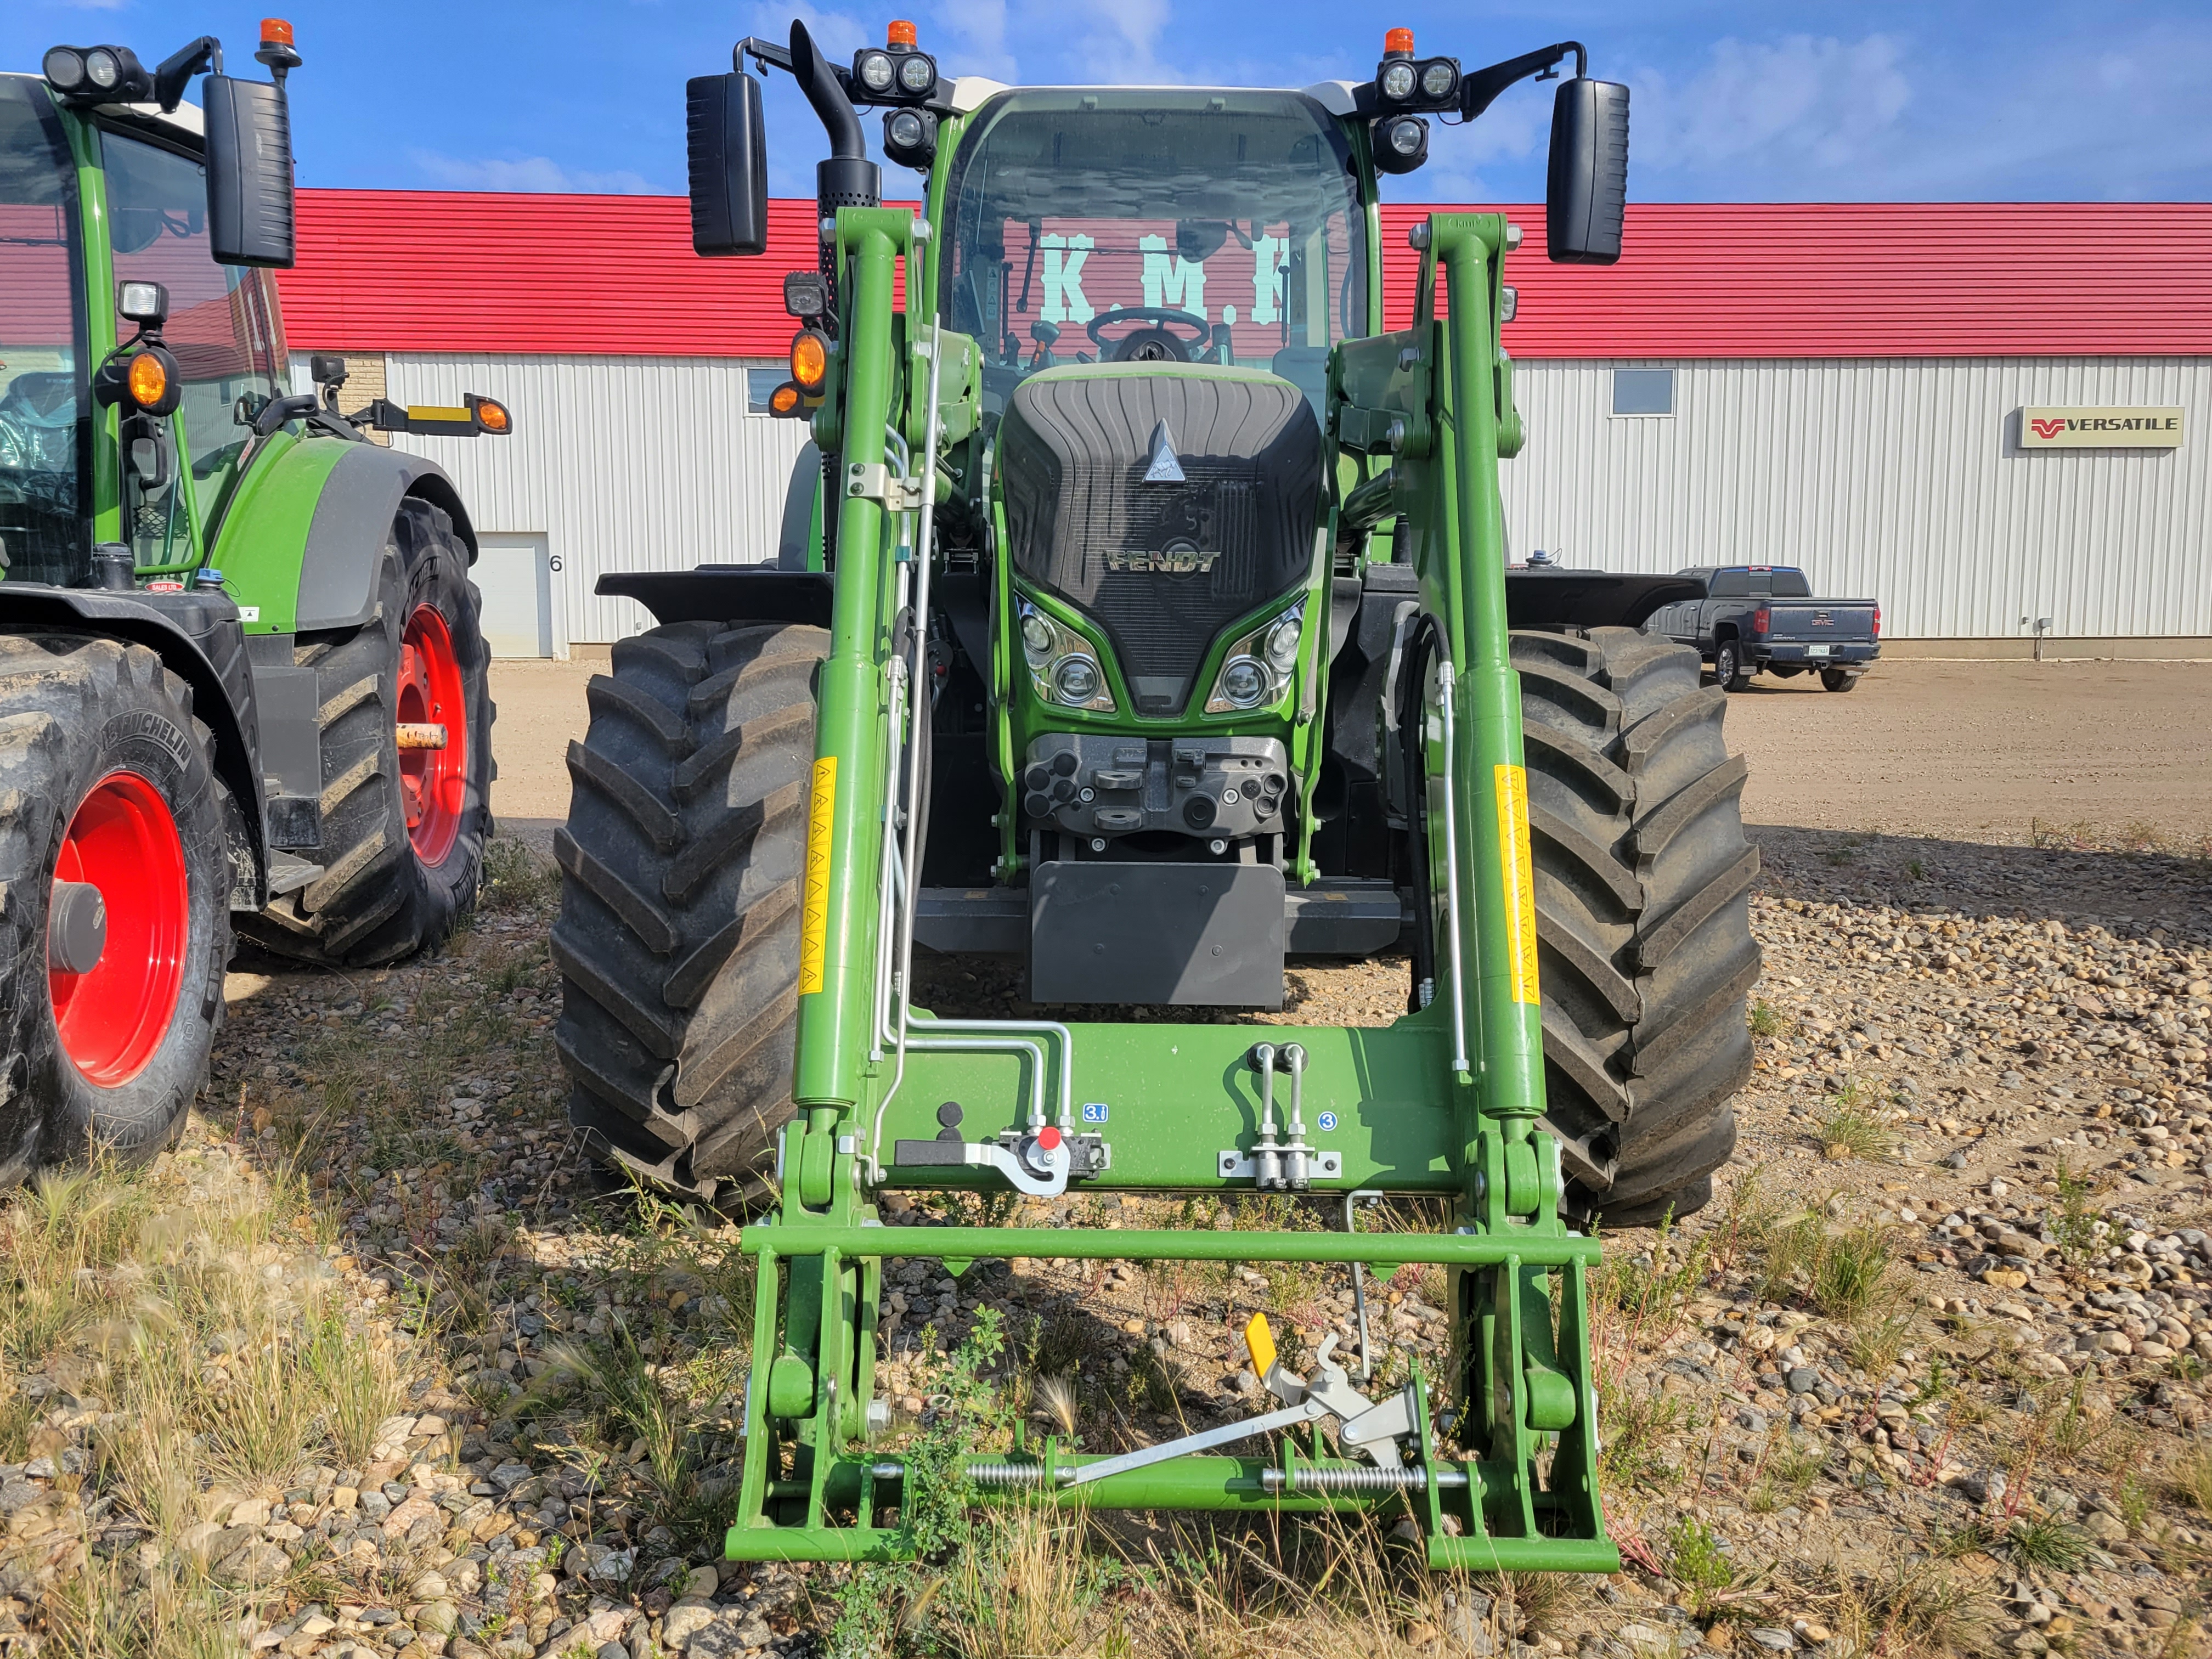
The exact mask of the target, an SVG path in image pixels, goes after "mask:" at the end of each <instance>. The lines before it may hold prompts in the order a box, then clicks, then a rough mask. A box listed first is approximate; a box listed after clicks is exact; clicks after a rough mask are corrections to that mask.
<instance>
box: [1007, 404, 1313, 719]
mask: <svg viewBox="0 0 2212 1659" xmlns="http://www.w3.org/2000/svg"><path fill="white" fill-rule="evenodd" d="M1163 425H1164V427H1165V428H1166V434H1167V441H1168V443H1169V446H1170V447H1171V448H1172V450H1173V452H1174V453H1173V459H1174V460H1175V462H1176V466H1175V468H1174V469H1173V470H1174V471H1177V472H1179V473H1180V474H1181V477H1178V478H1175V479H1171V480H1168V481H1164V482H1147V481H1146V472H1147V471H1148V470H1152V471H1166V470H1167V469H1164V468H1161V469H1155V468H1153V467H1152V461H1153V459H1154V458H1153V455H1152V448H1153V439H1154V435H1155V434H1157V433H1158V432H1159V431H1160V430H1161V428H1162V427H1163ZM999 468H1000V476H1001V477H1003V478H1004V479H1005V480H1006V530H1007V534H1008V536H1009V538H1011V539H1012V544H1013V559H1014V566H1015V568H1017V569H1018V570H1019V571H1020V572H1021V573H1022V574H1024V576H1026V577H1028V578H1029V579H1030V580H1031V581H1033V582H1036V584H1037V585H1038V586H1041V587H1043V588H1046V589H1048V590H1049V591H1050V592H1053V593H1054V594H1055V595H1057V596H1058V597H1060V598H1061V599H1066V601H1067V602H1068V603H1069V604H1071V605H1078V606H1080V607H1081V608H1082V609H1083V610H1084V611H1086V612H1088V613H1089V614H1090V615H1091V616H1093V617H1097V619H1098V621H1099V622H1100V623H1102V624H1103V626H1104V628H1105V629H1106V633H1107V635H1108V637H1109V640H1110V641H1111V643H1112V645H1113V647H1114V653H1115V658H1116V659H1117V660H1118V661H1119V662H1120V664H1121V670H1122V672H1123V673H1124V674H1125V675H1127V677H1128V678H1129V680H1130V682H1131V684H1132V687H1133V692H1134V695H1135V696H1136V700H1137V711H1136V712H1138V713H1139V714H1152V715H1161V714H1180V713H1182V709H1183V707H1184V705H1185V704H1186V703H1187V702H1188V701H1189V699H1190V696H1191V691H1192V689H1193V685H1194V682H1195V681H1196V679H1197V677H1198V671H1199V668H1200V665H1201V664H1202V663H1203V661H1204V659H1205V657H1206V651H1207V649H1208V647H1211V646H1212V643H1213V640H1214V636H1215V635H1217V634H1218V632H1219V631H1220V630H1221V629H1223V628H1225V626H1227V625H1228V624H1229V623H1231V622H1233V621H1235V620H1236V619H1237V617H1241V616H1243V615H1244V614H1245V613H1246V612H1247V611H1251V610H1253V609H1254V608H1255V607H1256V606H1258V605H1261V604H1263V603H1265V602H1266V601H1267V600H1268V599H1274V598H1276V597H1277V596H1279V595H1281V594H1284V593H1287V592H1290V591H1291V589H1293V588H1295V587H1297V586H1299V585H1300V584H1301V583H1302V582H1304V580H1305V579H1306V574H1307V572H1308V570H1309V569H1310V568H1311V562H1312V559H1313V538H1314V525H1315V520H1316V514H1317V513H1318V510H1319V507H1320V501H1321V478H1322V440H1321V428H1320V425H1319V424H1318V423H1317V422H1316V421H1315V419H1314V415H1313V406H1312V405H1311V404H1309V403H1308V402H1307V401H1306V398H1305V396H1304V393H1302V392H1300V391H1299V390H1298V389H1297V386H1293V385H1291V382H1289V381H1288V380H1281V379H1279V378H1278V377H1276V376H1274V375H1272V374H1261V373H1258V372H1256V371H1253V370H1238V369H1223V368H1212V367H1200V366H1195V365H1194V366H1189V367H1184V366H1180V365H1169V366H1162V365H1159V364H1156V363H1145V364H1133V363H1130V364H1121V363H1113V364H1097V365H1087V364H1085V365H1071V366H1068V367H1065V368H1052V369H1047V370H1045V371H1044V372H1042V374H1032V375H1030V377H1029V378H1028V379H1027V380H1024V381H1023V382H1022V383H1021V384H1020V385H1019V386H1017V387H1015V389H1014V392H1013V394H1012V397H1011V398H1008V399H1007V404H1006V419H1005V422H1003V424H1002V425H1001V426H1000V428H999Z"/></svg>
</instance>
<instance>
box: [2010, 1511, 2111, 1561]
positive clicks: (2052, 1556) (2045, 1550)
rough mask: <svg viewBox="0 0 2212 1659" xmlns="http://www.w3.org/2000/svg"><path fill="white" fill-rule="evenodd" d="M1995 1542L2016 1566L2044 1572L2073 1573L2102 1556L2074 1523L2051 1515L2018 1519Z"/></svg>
mask: <svg viewBox="0 0 2212 1659" xmlns="http://www.w3.org/2000/svg"><path fill="white" fill-rule="evenodd" d="M1996 1542H1997V1544H1998V1545H1999V1547H2002V1549H2003V1550H2004V1552H2005V1553H2006V1554H2008V1555H2009V1556H2010V1557H2011V1558H2012V1559H2013V1562H2014V1565H2017V1566H2022V1567H2033V1568H2035V1569H2036V1570H2038V1571H2042V1572H2071V1571H2074V1569H2075V1568H2076V1567H2078V1566H2080V1565H2082V1563H2083V1562H2085V1561H2087V1560H2088V1559H2090V1558H2091V1557H2092V1556H2094V1555H2098V1554H2100V1553H2101V1552H2100V1551H2098V1550H2096V1549H2095V1548H2093V1546H2092V1545H2091V1544H2090V1542H2089V1539H2088V1534H2086V1533H2084V1532H2083V1531H2081V1528H2078V1527H2076V1526H2075V1525H2074V1523H2073V1522H2070V1521H2063V1520H2061V1519H2060V1518H2059V1517H2058V1516H2055V1515H2048V1514H2045V1515H2033V1516H2027V1515H2023V1516H2017V1517H2015V1519H2014V1521H2013V1522H2012V1524H2011V1525H2010V1526H2008V1527H2007V1528H2005V1530H2004V1534H2003V1536H2002V1538H2000V1539H1998V1540H1997V1541H1996ZM2107 1559H2109V1558H2107Z"/></svg>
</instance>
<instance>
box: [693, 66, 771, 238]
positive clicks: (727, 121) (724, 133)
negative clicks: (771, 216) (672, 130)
mask: <svg viewBox="0 0 2212 1659" xmlns="http://www.w3.org/2000/svg"><path fill="white" fill-rule="evenodd" d="M684 137H685V147H686V149H687V150H688V151H689V153H690V173H691V246H692V250H693V252H696V253H699V254H701V255H702V256H703V257H706V258H715V257H717V256H720V255H724V254H732V253H745V254H750V253H765V252H768V129H767V123H766V119H765V118H764V117H763V114H762V111H761V88H760V82H757V81H756V80H754V79H753V78H752V76H750V75H744V74H730V75H702V76H696V78H694V79H692V80H690V81H687V82H684Z"/></svg>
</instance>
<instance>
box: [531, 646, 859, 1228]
mask: <svg viewBox="0 0 2212 1659" xmlns="http://www.w3.org/2000/svg"><path fill="white" fill-rule="evenodd" d="M828 652H829V634H828V633H827V632H826V631H825V630H823V629H818V628H809V627H803V626H798V625H793V624H784V623H729V624H726V625H725V624H721V623H672V624H671V625H670V626H668V627H665V628H656V629H653V630H652V631H651V632H649V633H646V634H642V635H638V636H637V637H636V638H635V639H629V640H624V641H622V642H621V643H619V644H617V646H616V647H615V648H614V662H613V669H614V671H613V673H612V674H611V675H600V676H598V677H597V678H594V679H593V680H592V684H591V690H590V699H591V709H592V723H591V726H590V728H589V730H588V731H587V732H586V734H585V737H584V740H583V741H582V742H581V743H571V744H569V745H568V775H569V776H570V778H571V779H572V780H573V781H574V794H573V796H572V797H571V800H570V805H569V808H568V824H567V826H566V827H565V828H563V829H559V830H557V831H556V832H555V834H554V837H553V851H554V857H555V859H556V860H557V861H558V862H559V864H560V866H561V872H562V883H561V915H560V918H559V920H558V921H556V922H555V924H554V927H553V959H554V961H555V963H556V964H557V965H558V966H559V968H560V969H561V974H562V1012H561V1021H560V1024H559V1025H558V1026H557V1027H556V1030H555V1035H554V1041H555V1043H556V1046H557V1048H559V1050H560V1054H561V1060H562V1064H563V1065H564V1066H567V1067H568V1079H569V1083H570V1085H571V1087H570V1091H569V1096H568V1117H569V1121H571V1122H572V1123H574V1124H575V1125H576V1126H577V1127H579V1128H580V1129H582V1130H584V1131H585V1132H586V1134H587V1135H588V1136H589V1137H590V1139H591V1140H592V1144H593V1146H594V1147H595V1149H596V1150H597V1151H598V1152H599V1154H600V1156H602V1157H605V1158H611V1160H613V1161H614V1162H615V1163H616V1164H619V1165H621V1166H622V1167H623V1168H625V1169H627V1170H631V1171H634V1172H635V1173H636V1174H637V1175H640V1176H643V1177H645V1178H646V1179H647V1180H649V1181H652V1182H655V1183H657V1184H659V1185H661V1186H664V1187H668V1188H673V1189H675V1190H677V1191H679V1192H684V1193H689V1194H694V1195H696V1196H697V1197H699V1198H701V1199H703V1200H708V1201H709V1202H735V1203H742V1202H744V1201H745V1200H748V1199H750V1198H752V1197H755V1196H757V1195H758V1194H761V1193H763V1192H764V1191H765V1190H766V1183H765V1182H764V1180H763V1164H764V1163H765V1162H766V1161H768V1160H769V1158H771V1157H772V1152H773V1148H774V1146H775V1135H776V1131H777V1130H778V1129H780V1128H781V1127H782V1126H783V1123H784V1121H786V1120H787V1119H788V1118H789V1117H790V1115H791V1112H792V1099H791V1088H792V1063H793V1054H794V1051H795V1044H796V1040H797V1033H798V1018H799V883H800V878H801V876H802V874H803V871H804V863H805V854H806V803H807V798H808V793H809V784H810V779H811V775H812V768H813V762H814V690H813V682H814V675H815V671H816V667H817V665H818V664H819V663H820V661H821V659H823V656H825V655H826V654H827V653H828Z"/></svg>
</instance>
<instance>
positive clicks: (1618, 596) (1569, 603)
mask: <svg viewBox="0 0 2212 1659" xmlns="http://www.w3.org/2000/svg"><path fill="white" fill-rule="evenodd" d="M1703 598H1705V584H1704V583H1703V582H1700V581H1695V580H1692V579H1690V578H1689V577H1687V576H1642V575H1626V574H1620V573H1617V572H1614V571H1609V570H1508V571H1507V572H1506V573H1505V619H1506V625H1507V626H1508V627H1510V628H1641V627H1643V626H1644V623H1646V622H1648V621H1649V620H1650V617H1651V613H1652V612H1653V611H1656V610H1658V609H1659V607H1660V606H1661V605H1673V604H1674V603H1676V602H1677V601H1679V600H1682V599H1703Z"/></svg>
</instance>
